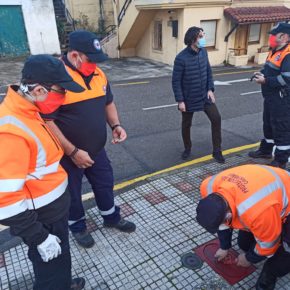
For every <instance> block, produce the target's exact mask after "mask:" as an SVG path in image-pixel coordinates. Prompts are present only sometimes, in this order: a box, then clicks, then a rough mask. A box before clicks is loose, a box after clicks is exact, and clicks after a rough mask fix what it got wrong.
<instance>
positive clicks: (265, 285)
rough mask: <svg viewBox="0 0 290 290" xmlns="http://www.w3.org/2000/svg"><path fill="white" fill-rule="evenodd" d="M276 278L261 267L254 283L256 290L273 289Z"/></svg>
mask: <svg viewBox="0 0 290 290" xmlns="http://www.w3.org/2000/svg"><path fill="white" fill-rule="evenodd" d="M276 280H277V278H276V277H275V276H273V275H271V274H267V273H266V271H264V269H263V270H262V272H261V274H260V276H259V278H258V280H257V283H256V285H255V287H256V290H274V289H275V284H276Z"/></svg>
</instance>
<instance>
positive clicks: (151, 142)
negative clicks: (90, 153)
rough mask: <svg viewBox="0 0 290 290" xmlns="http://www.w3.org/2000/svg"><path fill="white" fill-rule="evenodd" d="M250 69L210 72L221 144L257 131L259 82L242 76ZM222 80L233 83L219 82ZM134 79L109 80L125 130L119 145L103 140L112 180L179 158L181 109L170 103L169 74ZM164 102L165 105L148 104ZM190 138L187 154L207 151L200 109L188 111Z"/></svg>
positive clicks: (239, 141)
mask: <svg viewBox="0 0 290 290" xmlns="http://www.w3.org/2000/svg"><path fill="white" fill-rule="evenodd" d="M250 71H251V70H248V71H243V72H241V71H238V70H234V71H233V72H226V71H225V70H222V71H221V72H219V71H216V72H215V77H214V78H215V80H216V81H217V82H218V83H219V84H218V85H216V99H217V102H216V103H217V106H218V108H219V110H220V113H221V116H222V136H223V149H228V148H233V147H237V146H242V145H245V144H249V143H255V142H257V141H258V140H259V139H260V138H261V136H262V114H261V112H262V96H261V94H260V93H257V91H259V90H260V87H259V86H258V85H256V84H254V83H251V82H249V81H243V80H245V79H247V78H249V77H250V76H251V74H252V72H250ZM252 71H253V70H252ZM226 81H236V82H232V83H230V84H228V85H225V84H224V83H222V84H223V85H221V82H226ZM134 82H135V83H134ZM134 82H133V83H132V82H131V83H130V82H129V83H126V82H118V83H112V89H113V92H114V95H115V102H116V104H117V106H118V110H119V114H120V119H121V123H122V125H123V126H124V127H125V128H126V130H127V133H128V139H127V141H126V142H124V143H123V144H118V145H112V144H110V143H109V142H108V143H107V146H106V148H107V151H108V153H109V156H110V159H111V161H112V165H113V168H114V173H115V181H116V183H118V182H121V181H124V180H127V179H131V178H134V177H137V176H141V175H144V174H148V173H152V172H154V171H157V170H161V169H164V168H167V167H170V166H173V165H176V164H179V163H182V162H183V160H181V158H180V155H181V153H182V151H183V143H182V139H181V131H180V127H181V114H180V112H179V111H178V110H177V107H176V106H175V105H174V103H175V101H174V97H173V92H172V89H171V78H170V77H161V78H153V79H139V80H135V81H134ZM252 92H254V93H252ZM166 105H170V106H168V107H161V108H152V107H159V106H166ZM144 109H145V110H144ZM108 133H109V134H110V132H109V131H108ZM109 137H110V135H109ZM108 141H110V139H108ZM192 143H193V148H192V156H191V159H194V158H197V157H201V156H204V155H207V154H210V153H211V152H212V146H211V131H210V123H209V121H208V119H207V117H206V116H205V114H204V113H203V112H198V113H196V114H195V115H194V121H193V126H192Z"/></svg>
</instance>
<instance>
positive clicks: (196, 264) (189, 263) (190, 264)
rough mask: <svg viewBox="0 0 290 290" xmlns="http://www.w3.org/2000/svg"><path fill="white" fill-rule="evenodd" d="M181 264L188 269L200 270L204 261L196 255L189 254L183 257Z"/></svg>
mask: <svg viewBox="0 0 290 290" xmlns="http://www.w3.org/2000/svg"><path fill="white" fill-rule="evenodd" d="M181 264H182V266H183V267H186V268H188V269H192V270H195V269H199V268H201V267H202V265H203V261H202V260H201V259H200V258H199V257H198V256H197V255H196V254H194V253H192V252H189V253H185V254H183V255H182V256H181Z"/></svg>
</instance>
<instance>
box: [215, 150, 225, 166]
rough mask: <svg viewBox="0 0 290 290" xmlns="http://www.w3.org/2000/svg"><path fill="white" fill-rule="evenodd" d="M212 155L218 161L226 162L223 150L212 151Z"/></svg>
mask: <svg viewBox="0 0 290 290" xmlns="http://www.w3.org/2000/svg"><path fill="white" fill-rule="evenodd" d="M212 157H213V158H214V159H215V160H216V161H217V162H218V163H221V164H223V163H225V158H224V156H223V153H222V151H216V152H213V153H212Z"/></svg>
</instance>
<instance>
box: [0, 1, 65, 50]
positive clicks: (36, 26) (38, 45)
mask: <svg viewBox="0 0 290 290" xmlns="http://www.w3.org/2000/svg"><path fill="white" fill-rule="evenodd" d="M0 5H21V6H22V12H23V18H24V23H25V28H26V32H27V39H28V44H29V48H30V52H31V54H40V53H48V54H54V53H56V54H59V53H60V46H59V40H58V33H57V27H56V21H55V14H54V9H53V2H52V0H37V1H33V0H0Z"/></svg>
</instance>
